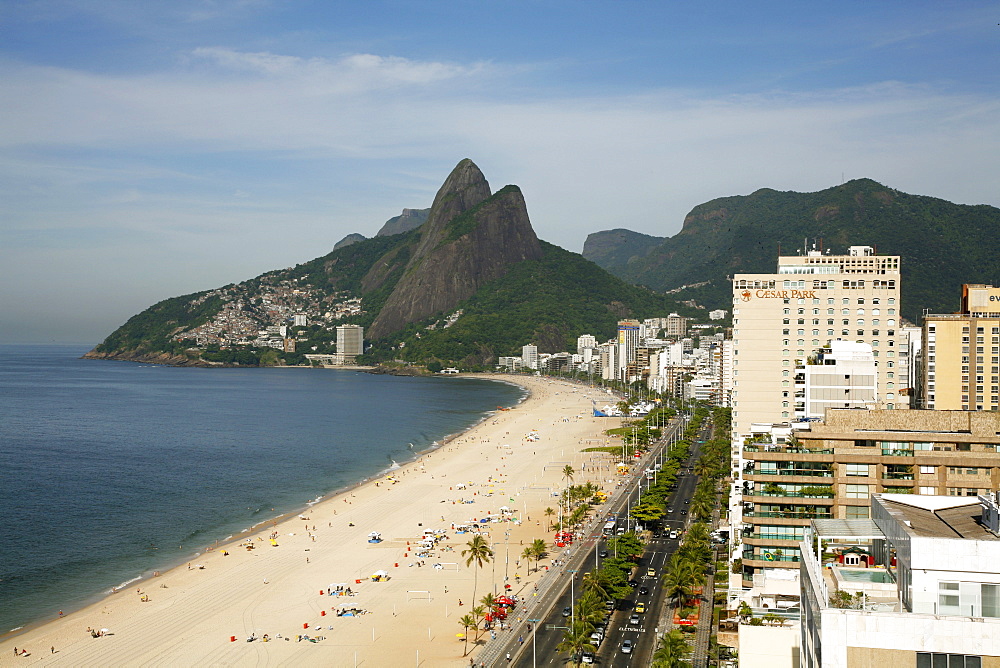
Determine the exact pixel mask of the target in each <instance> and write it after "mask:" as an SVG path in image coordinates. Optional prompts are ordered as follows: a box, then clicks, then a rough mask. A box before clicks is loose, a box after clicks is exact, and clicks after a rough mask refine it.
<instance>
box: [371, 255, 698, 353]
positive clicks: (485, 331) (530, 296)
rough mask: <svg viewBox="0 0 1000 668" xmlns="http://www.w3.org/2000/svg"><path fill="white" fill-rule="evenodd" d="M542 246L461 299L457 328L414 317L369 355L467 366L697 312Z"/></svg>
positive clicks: (557, 347)
mask: <svg viewBox="0 0 1000 668" xmlns="http://www.w3.org/2000/svg"><path fill="white" fill-rule="evenodd" d="M362 243H367V242H362ZM356 245H362V244H356ZM352 248H353V246H352ZM542 251H543V253H544V255H543V257H542V259H540V260H529V261H526V262H521V263H518V264H516V265H514V266H513V267H511V269H510V271H509V272H508V273H507V274H506V275H505V276H503V277H501V278H498V279H497V280H495V281H492V282H490V283H488V284H487V285H485V286H483V288H482V289H481V290H480V291H479V292H477V293H476V294H475V295H473V296H472V297H471V298H469V299H468V300H466V301H465V302H463V303H461V304H459V305H458V308H461V309H463V311H464V313H463V315H462V317H461V318H459V319H458V321H456V322H455V324H454V325H452V326H451V327H448V328H443V327H441V328H437V329H434V330H431V331H428V330H426V329H425V327H426V325H427V323H415V324H413V325H410V326H409V327H407V328H405V329H403V330H402V331H400V332H397V333H396V334H394V335H392V336H390V337H388V338H387V339H384V340H381V341H375V342H373V346H372V349H371V350H370V351H369V352H368V354H367V355H366V356H365V360H366V361H369V362H381V361H383V360H386V359H393V358H401V359H404V360H407V361H410V362H415V363H422V362H424V361H425V360H431V359H435V360H440V361H443V362H449V363H451V364H455V365H458V366H460V367H461V368H463V369H474V368H476V367H480V368H492V365H493V364H494V363H495V362H496V358H497V357H499V356H502V355H520V352H521V346H523V345H525V344H526V343H531V342H533V343H535V344H536V345H537V346H538V347H539V350H540V351H544V352H559V351H563V350H573V349H575V346H576V338H577V337H578V336H580V335H581V334H587V333H589V334H593V335H594V336H596V337H597V338H598V339H599V340H601V339H607V338H610V337H612V336H613V335H614V332H615V331H616V327H617V323H618V320H620V319H622V318H627V317H644V316H646V315H647V314H651V313H664V312H667V313H669V312H671V311H677V312H680V313H682V314H685V315H695V312H694V310H693V309H690V308H688V307H685V306H680V305H678V304H677V303H676V302H675V301H674V300H673V299H670V298H668V297H665V296H663V295H656V294H654V293H653V292H651V291H649V290H647V289H645V288H640V287H636V286H632V285H628V284H626V283H624V282H623V281H621V280H620V279H617V278H615V277H614V276H612V275H610V274H608V273H607V272H606V271H603V270H602V269H600V267H598V266H597V265H595V264H593V263H592V262H588V261H587V260H584V259H583V258H582V257H581V256H580V255H577V254H576V253H570V252H569V251H566V250H563V249H562V248H559V247H557V246H553V245H552V244H548V243H545V242H542ZM442 315H443V314H442ZM400 343H402V344H403V348H402V349H400V348H399V344H400Z"/></svg>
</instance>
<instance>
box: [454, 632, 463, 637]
mask: <svg viewBox="0 0 1000 668" xmlns="http://www.w3.org/2000/svg"><path fill="white" fill-rule="evenodd" d="M455 637H456V638H464V637H465V634H464V633H456V634H455Z"/></svg>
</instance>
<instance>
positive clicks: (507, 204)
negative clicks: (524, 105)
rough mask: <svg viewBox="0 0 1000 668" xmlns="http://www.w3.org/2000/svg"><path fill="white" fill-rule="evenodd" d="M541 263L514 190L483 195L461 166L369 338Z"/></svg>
mask: <svg viewBox="0 0 1000 668" xmlns="http://www.w3.org/2000/svg"><path fill="white" fill-rule="evenodd" d="M541 257H542V248H541V245H540V244H539V242H538V237H536V236H535V231H534V230H533V229H532V228H531V222H530V221H529V220H528V211H527V207H526V206H525V204H524V197H523V196H522V195H521V191H520V189H519V188H517V187H516V186H507V187H506V188H504V189H502V190H500V191H499V192H497V193H496V194H495V195H490V186H489V183H488V182H487V181H486V178H485V177H484V176H483V173H482V172H481V171H480V170H479V168H478V167H477V166H476V165H475V163H473V162H472V161H471V160H468V159H466V160H463V161H462V162H460V163H458V166H457V167H455V169H454V170H452V172H451V174H450V175H449V176H448V178H447V179H446V180H445V182H444V185H443V186H441V189H440V190H439V191H438V193H437V196H436V197H435V198H434V204H433V206H431V211H430V215H429V216H428V218H427V222H426V223H424V224H423V226H422V227H421V235H420V241H419V242H418V244H417V247H416V250H415V251H414V253H413V255H412V256H411V258H410V260H409V262H408V264H407V266H406V270H405V272H404V274H403V277H402V278H401V279H400V280H399V282H398V283H397V284H396V287H395V288H394V289H393V292H392V294H391V295H390V296H389V298H388V299H387V300H386V303H385V305H384V306H383V307H382V310H381V311H380V312H379V315H378V317H377V318H376V319H375V322H374V323H373V324H372V326H371V328H370V329H369V331H368V334H369V335H370V336H371V338H373V339H374V338H380V337H382V336H385V335H387V334H391V333H392V332H395V331H398V330H399V329H402V328H403V327H405V326H406V325H407V324H409V323H411V322H416V321H418V320H422V319H424V318H426V317H428V316H431V315H434V314H435V313H439V312H442V311H449V310H451V309H453V308H455V306H456V305H457V304H458V303H459V302H460V301H462V300H463V299H467V298H469V297H471V296H472V295H473V294H475V293H476V291H477V290H479V288H480V287H481V286H482V285H483V284H485V283H487V282H489V281H491V280H494V279H496V278H499V277H500V276H503V275H504V274H506V273H507V270H508V269H509V268H510V266H511V265H513V264H516V263H518V262H523V261H524V260H537V259H540V258H541Z"/></svg>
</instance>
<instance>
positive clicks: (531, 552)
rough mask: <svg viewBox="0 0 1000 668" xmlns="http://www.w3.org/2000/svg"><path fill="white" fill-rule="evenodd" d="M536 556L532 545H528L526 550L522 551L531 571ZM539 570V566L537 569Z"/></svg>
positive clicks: (522, 555)
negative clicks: (532, 561)
mask: <svg viewBox="0 0 1000 668" xmlns="http://www.w3.org/2000/svg"><path fill="white" fill-rule="evenodd" d="M534 557H535V551H534V550H532V549H531V546H530V545H526V546H525V548H524V550H522V551H521V558H522V559H524V561H525V563H527V568H528V571H529V572H530V571H531V560H532V559H534ZM535 570H536V571H537V570H538V569H537V568H536V569H535Z"/></svg>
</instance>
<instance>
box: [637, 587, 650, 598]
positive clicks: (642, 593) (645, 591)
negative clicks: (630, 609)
mask: <svg viewBox="0 0 1000 668" xmlns="http://www.w3.org/2000/svg"><path fill="white" fill-rule="evenodd" d="M648 593H649V587H639V595H640V596H645V595H646V594H648Z"/></svg>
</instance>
